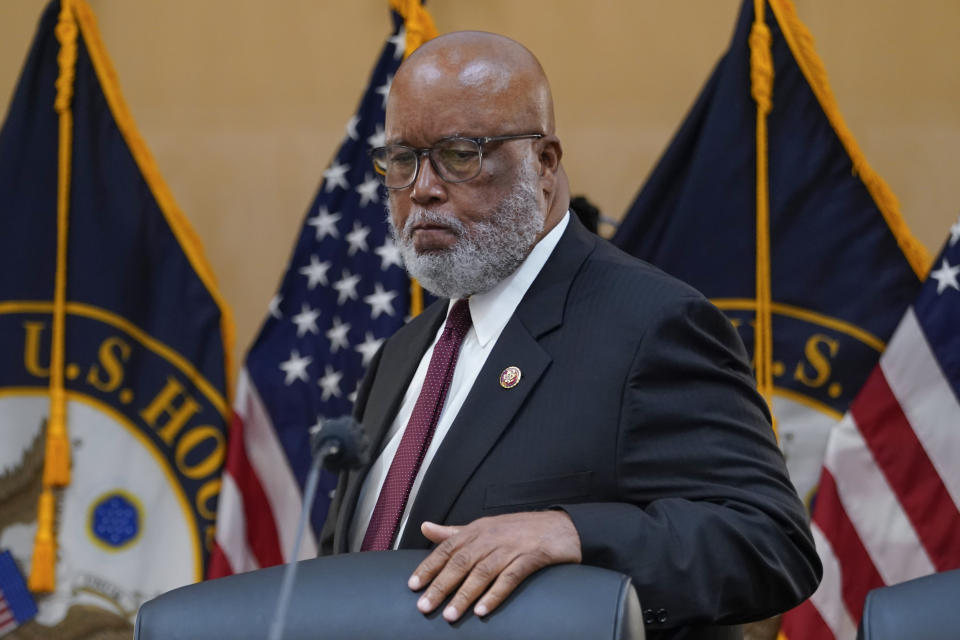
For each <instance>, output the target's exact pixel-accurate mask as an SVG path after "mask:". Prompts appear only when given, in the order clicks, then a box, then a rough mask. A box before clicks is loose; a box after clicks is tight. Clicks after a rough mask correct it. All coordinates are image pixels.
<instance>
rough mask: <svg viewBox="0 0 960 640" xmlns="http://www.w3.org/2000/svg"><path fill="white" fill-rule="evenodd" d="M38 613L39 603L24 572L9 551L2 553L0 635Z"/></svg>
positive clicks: (0, 565) (0, 563) (0, 566)
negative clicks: (36, 601) (25, 580)
mask: <svg viewBox="0 0 960 640" xmlns="http://www.w3.org/2000/svg"><path fill="white" fill-rule="evenodd" d="M35 615H37V605H36V603H35V602H34V601H33V596H31V595H30V592H29V591H28V590H27V585H26V583H25V582H24V580H23V574H21V573H20V569H18V568H17V564H16V562H14V560H13V554H11V553H10V552H9V551H4V552H2V553H0V637H2V636H5V635H7V634H8V633H10V632H11V631H13V630H14V629H16V628H17V627H19V626H20V625H22V624H23V623H24V622H27V621H29V620H31V619H32V618H33V617H34V616H35Z"/></svg>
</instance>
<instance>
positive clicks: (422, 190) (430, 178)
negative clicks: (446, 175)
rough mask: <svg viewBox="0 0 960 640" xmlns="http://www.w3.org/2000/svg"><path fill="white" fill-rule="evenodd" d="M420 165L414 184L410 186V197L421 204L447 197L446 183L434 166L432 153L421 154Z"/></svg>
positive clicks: (442, 199)
mask: <svg viewBox="0 0 960 640" xmlns="http://www.w3.org/2000/svg"><path fill="white" fill-rule="evenodd" d="M419 164H420V167H419V171H418V173H417V176H416V178H415V179H414V181H413V185H411V187H410V199H411V200H413V201H414V202H416V203H417V204H420V205H425V204H428V203H431V202H437V201H444V200H446V199H447V189H446V183H445V182H444V181H443V178H441V177H440V176H439V175H437V172H436V170H435V169H434V168H433V163H432V162H431V161H430V155H429V154H428V153H424V154H423V155H421V156H420V163H419Z"/></svg>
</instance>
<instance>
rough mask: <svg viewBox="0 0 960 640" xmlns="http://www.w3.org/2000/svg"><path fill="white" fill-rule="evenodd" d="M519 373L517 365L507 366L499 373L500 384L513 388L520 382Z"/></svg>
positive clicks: (505, 387)
mask: <svg viewBox="0 0 960 640" xmlns="http://www.w3.org/2000/svg"><path fill="white" fill-rule="evenodd" d="M520 375H521V374H520V369H519V368H518V367H507V368H506V369H504V370H503V372H501V373H500V386H501V387H503V388H504V389H513V388H514V387H515V386H517V385H518V384H520Z"/></svg>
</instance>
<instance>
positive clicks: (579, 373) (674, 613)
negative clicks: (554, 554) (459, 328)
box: [321, 218, 821, 638]
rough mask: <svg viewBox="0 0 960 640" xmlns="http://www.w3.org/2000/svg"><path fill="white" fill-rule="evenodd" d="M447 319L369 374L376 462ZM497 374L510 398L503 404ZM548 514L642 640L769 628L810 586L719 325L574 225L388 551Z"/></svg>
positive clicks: (339, 528)
mask: <svg viewBox="0 0 960 640" xmlns="http://www.w3.org/2000/svg"><path fill="white" fill-rule="evenodd" d="M446 310H447V301H446V300H442V301H440V302H438V303H437V304H434V305H432V306H431V307H430V308H428V309H427V310H426V311H424V313H422V314H421V315H420V316H418V317H417V318H416V319H414V320H413V321H411V322H410V323H408V324H407V325H406V326H404V327H403V328H402V329H401V330H400V331H398V332H397V333H396V334H395V335H394V336H393V337H392V338H391V339H389V340H388V341H387V342H386V343H385V344H384V346H383V348H382V349H381V351H380V352H379V353H378V355H377V357H376V358H375V359H374V361H373V363H372V364H371V366H370V370H369V372H368V374H367V377H366V379H365V380H364V383H363V385H362V386H361V390H360V392H359V394H358V398H357V404H356V414H357V417H358V419H359V420H361V421H362V422H363V424H364V425H365V427H366V429H367V431H368V433H369V435H370V437H371V440H372V443H373V447H374V450H375V451H379V450H380V448H382V446H383V445H384V444H385V443H384V442H383V440H384V434H385V433H386V431H387V430H388V428H389V425H390V423H391V422H392V421H393V419H394V416H395V415H396V412H397V410H398V408H399V406H400V403H401V400H402V398H403V395H404V391H405V390H406V387H407V385H408V383H409V381H410V379H411V378H412V376H413V373H414V371H415V370H416V367H417V365H418V363H419V361H420V359H421V357H422V355H423V353H424V352H425V351H426V349H427V348H428V347H429V345H430V344H431V342H432V340H433V338H434V336H435V335H436V331H437V329H438V328H439V326H440V325H441V324H442V322H443V320H444V317H445V314H446ZM511 365H512V366H516V367H518V368H519V369H520V370H521V372H522V378H521V380H520V383H519V384H518V385H517V386H516V387H514V388H512V389H504V388H502V387H501V386H500V384H499V377H500V372H501V371H503V370H504V369H505V368H506V367H508V366H511ZM366 471H367V469H362V470H360V471H354V472H351V473H349V474H348V475H345V476H343V477H341V480H340V485H339V487H338V491H337V495H336V497H335V498H334V501H333V504H332V506H331V511H330V515H329V516H328V519H327V526H326V527H325V528H324V531H323V533H322V535H321V549H322V552H324V553H332V552H344V551H346V550H347V529H348V526H349V523H350V521H351V519H352V517H353V512H354V509H355V507H356V501H357V496H358V492H359V489H360V486H361V484H362V483H363V479H364V477H365V475H366ZM550 507H556V508H562V509H564V510H565V511H566V512H567V513H568V514H569V515H570V517H571V518H572V519H573V522H574V524H575V526H576V528H577V531H578V533H579V535H580V540H581V544H582V549H583V561H584V563H586V564H591V565H596V566H600V567H607V568H612V569H615V570H618V571H621V572H623V573H626V574H628V575H630V576H632V577H633V580H634V583H635V585H636V587H637V592H638V594H639V596H640V602H641V604H642V605H643V607H644V609H649V610H651V611H652V612H654V615H653V617H654V618H656V619H657V622H655V623H654V624H651V625H649V626H648V631H649V632H651V635H650V637H651V638H657V637H689V636H688V635H686V632H690V631H691V630H692V629H695V628H697V627H699V626H700V625H709V624H714V623H722V624H734V623H739V622H743V621H747V620H754V619H759V618H762V617H766V616H769V615H772V614H774V613H777V612H780V611H783V610H785V609H787V608H790V607H792V606H793V605H796V604H798V603H799V602H800V601H801V600H802V599H803V598H805V597H806V596H808V595H809V594H810V593H811V592H812V591H813V590H814V588H815V587H816V584H817V582H818V580H819V577H820V573H821V567H820V562H819V559H818V558H817V555H816V551H815V549H814V545H813V542H812V539H811V536H810V531H809V528H808V527H807V524H806V517H805V513H804V509H803V506H802V505H801V503H800V500H799V499H798V497H797V495H796V492H795V491H794V489H793V486H792V485H791V483H790V481H789V479H788V477H787V471H786V467H785V465H784V461H783V457H782V455H781V453H780V450H779V449H778V447H777V445H776V442H775V438H774V435H773V431H772V429H771V427H770V421H769V415H768V412H767V408H766V404H765V402H764V401H763V399H762V398H761V397H760V396H759V395H758V394H757V392H756V391H755V385H754V380H753V377H752V375H751V371H750V368H749V366H748V365H747V363H746V357H745V352H744V349H743V345H742V343H741V341H740V338H739V336H738V335H737V334H736V332H735V330H734V329H733V327H732V326H731V324H730V322H729V321H728V320H727V319H726V317H725V316H724V315H723V314H722V313H721V312H720V311H719V310H717V309H716V308H715V307H714V306H713V305H711V304H710V303H709V302H708V301H707V300H706V299H704V298H703V296H702V295H700V294H699V293H697V292H696V291H695V290H693V289H692V288H690V287H688V286H686V285H684V284H682V283H680V282H678V281H677V280H675V279H673V278H671V277H670V276H668V275H666V274H664V273H662V272H660V271H658V270H657V269H655V268H653V267H651V266H650V265H648V264H646V263H644V262H641V261H639V260H637V259H635V258H632V257H630V256H628V255H626V254H624V253H622V252H621V251H619V250H618V249H616V248H614V247H613V246H612V245H610V244H609V243H607V242H606V241H604V240H602V239H600V238H597V237H596V236H593V235H592V234H590V233H589V232H587V231H586V230H585V229H584V228H583V227H582V225H581V224H580V223H579V222H578V221H577V220H576V219H573V218H571V220H570V224H569V226H568V228H567V229H566V230H565V232H564V234H563V236H562V238H561V239H560V242H559V244H558V245H557V247H556V249H555V250H554V252H553V254H552V255H551V257H550V258H549V260H548V261H547V263H546V264H545V265H544V268H543V269H542V271H541V272H540V274H539V276H538V277H537V278H536V280H535V281H534V283H533V284H532V285H531V287H530V289H529V290H528V291H527V294H526V295H525V296H524V298H523V300H522V301H521V303H520V305H519V306H518V308H517V310H516V312H515V313H514V315H513V317H512V318H511V319H510V321H509V322H508V323H507V325H506V328H505V329H504V331H503V333H502V334H501V336H500V338H499V340H498V341H497V343H496V345H495V346H494V348H493V351H492V353H491V354H490V356H489V358H488V359H487V361H486V363H485V364H484V366H483V368H482V369H481V371H480V374H479V375H478V377H477V380H476V382H475V384H474V387H473V389H472V390H471V391H470V394H469V396H468V397H467V399H466V401H465V403H464V404H463V407H462V408H461V409H460V412H459V414H458V415H457V417H456V419H455V421H454V423H453V425H452V427H451V428H450V431H449V432H448V433H447V436H446V438H445V439H444V441H443V443H442V445H441V446H440V449H439V450H438V451H437V454H436V457H435V458H434V460H433V462H432V464H431V465H430V468H429V469H428V470H427V473H426V476H425V477H424V481H423V484H422V486H421V488H420V491H419V493H418V495H417V496H416V500H415V502H414V504H413V507H412V510H411V514H410V519H409V526H407V527H406V530H405V531H404V532H403V534H402V538H401V542H400V547H401V548H427V547H429V546H430V543H429V541H428V540H427V539H426V538H424V537H423V535H422V534H421V533H420V531H419V523H421V522H422V521H424V520H431V521H433V522H439V523H447V524H465V523H468V522H470V521H472V520H474V519H476V518H479V517H482V516H490V515H495V514H501V513H507V512H513V511H524V510H535V509H544V508H550ZM683 627H687V629H686V630H685V631H684V630H682V629H680V628H683ZM658 630H661V631H663V632H664V633H663V634H662V635H661V634H658V633H657V631H658ZM701 635H710V634H709V633H706V634H701ZM698 637H700V635H698Z"/></svg>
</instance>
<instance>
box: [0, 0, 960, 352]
mask: <svg viewBox="0 0 960 640" xmlns="http://www.w3.org/2000/svg"><path fill="white" fill-rule="evenodd" d="M795 2H796V5H797V11H798V13H799V15H800V17H801V19H803V20H804V22H805V23H806V24H807V26H808V27H809V28H810V30H811V31H812V33H813V35H814V37H815V38H816V42H817V45H818V51H819V53H820V55H821V57H822V58H823V60H824V62H825V64H826V68H827V71H828V73H829V75H830V79H831V82H832V86H833V89H834V92H835V94H836V97H837V100H838V102H839V105H840V109H841V111H842V113H843V114H844V116H845V117H846V120H847V123H848V125H849V127H850V129H851V130H852V131H853V134H854V136H855V137H856V138H857V140H858V141H859V143H860V145H861V147H862V148H863V150H864V153H865V155H866V157H867V159H868V160H869V161H870V162H871V164H872V165H873V166H874V167H875V168H876V169H877V171H878V172H879V173H880V175H882V176H883V177H884V178H885V179H886V180H887V181H888V182H889V183H890V185H891V186H892V188H893V190H894V192H895V193H896V194H897V195H898V197H899V199H900V202H901V205H902V209H903V213H904V216H905V218H906V220H907V222H908V224H909V225H910V227H911V228H912V229H913V231H914V233H915V235H916V236H917V237H918V238H919V239H920V240H921V241H922V242H923V243H924V244H925V245H926V246H927V247H928V248H929V249H930V250H931V251H932V252H933V251H936V250H937V249H939V247H940V245H941V243H942V242H943V240H944V238H945V237H946V233H947V229H948V227H949V225H950V224H951V223H952V222H953V221H955V220H956V219H957V213H958V211H960V189H958V187H957V185H958V183H960V180H958V175H957V172H958V164H960V163H958V159H960V64H958V63H960V38H958V37H957V34H958V30H960V2H958V1H957V0H911V2H905V1H903V0H795ZM89 3H90V5H91V6H92V7H93V9H94V11H95V13H96V15H97V16H98V19H99V23H100V28H101V31H102V34H103V37H104V40H105V42H106V46H107V49H108V50H109V52H110V54H111V56H112V58H113V61H114V64H115V66H116V68H117V72H118V74H119V76H120V83H121V87H122V88H123V91H124V94H125V96H126V98H127V102H128V103H129V105H130V109H131V111H132V112H133V116H134V118H135V119H136V121H137V124H138V125H139V128H140V131H141V133H142V135H143V137H144V138H145V139H146V141H147V144H148V146H149V147H150V148H151V150H152V151H153V153H154V155H155V157H156V159H157V162H158V164H159V166H160V169H161V171H162V172H163V175H164V177H165V178H166V180H167V182H168V183H169V185H170V187H171V189H172V191H173V193H174V195H175V197H176V198H177V200H178V202H179V204H180V206H181V207H182V209H183V210H184V212H185V213H186V214H187V216H188V218H189V219H190V220H191V222H192V223H193V225H194V227H195V228H196V230H197V232H198V233H199V235H200V237H201V238H202V240H203V242H204V245H205V247H206V253H207V257H208V259H209V260H210V262H211V263H212V265H213V269H214V272H215V273H216V274H217V277H218V279H219V282H220V287H221V290H222V292H223V294H224V296H225V297H226V299H227V301H228V302H229V303H230V305H231V306H232V308H233V311H234V315H235V320H236V325H237V345H236V347H235V349H236V352H237V355H238V356H239V355H240V354H242V353H243V352H244V351H245V350H246V348H247V346H248V345H249V343H250V341H251V340H252V339H253V337H254V335H255V333H256V331H257V330H258V328H259V325H260V322H261V321H262V319H263V317H264V314H265V312H266V307H267V303H268V301H269V300H270V298H271V297H272V295H273V291H274V288H275V287H276V285H277V283H278V281H279V278H280V276H281V275H282V272H283V269H284V268H285V266H286V261H287V259H288V257H289V252H290V249H291V247H292V244H293V242H294V240H295V238H296V234H297V232H298V229H299V226H300V224H301V222H302V219H303V215H304V213H305V212H306V208H307V206H308V205H309V204H310V201H311V200H312V198H313V195H314V191H315V190H316V188H317V186H318V184H319V179H320V175H321V172H322V171H323V169H324V168H325V167H326V165H327V163H328V162H329V160H330V159H331V158H332V156H333V153H334V151H335V150H336V147H337V145H338V144H339V142H340V139H341V137H342V133H343V127H344V125H345V124H346V122H347V120H348V119H349V117H350V115H351V113H352V112H353V109H354V108H355V106H356V104H357V101H358V99H359V97H360V94H361V92H362V91H363V89H364V87H365V85H366V81H367V76H368V74H369V72H370V70H371V69H372V67H373V64H374V62H375V60H376V58H377V55H378V53H379V50H380V48H381V46H382V43H383V40H384V38H385V37H386V36H387V35H388V31H389V28H390V22H389V17H388V11H387V8H386V7H387V0H274V1H272V2H268V1H267V0H89ZM45 4H46V1H45V0H0V104H2V105H3V107H4V113H5V110H6V104H7V103H8V101H9V97H10V95H11V93H12V91H13V88H14V85H15V83H16V80H17V77H18V76H19V73H20V69H21V67H22V65H23V61H24V57H25V55H26V52H27V49H28V47H29V45H30V42H31V39H32V37H33V32H34V28H35V26H36V22H37V19H38V18H39V16H40V13H41V11H42V9H43V6H44V5H45ZM428 6H429V8H430V10H431V12H432V14H433V16H434V19H435V21H436V23H437V27H438V28H439V30H440V31H441V32H443V31H452V30H457V29H484V30H489V31H498V32H501V33H504V34H506V35H509V36H511V37H513V38H516V39H518V40H520V41H521V42H523V43H524V44H526V45H527V46H528V47H530V49H532V50H533V51H534V52H535V53H536V54H537V55H538V56H539V57H540V59H541V61H542V63H543V65H544V67H545V68H546V70H547V74H548V75H549V76H550V78H551V81H552V84H553V90H554V95H555V100H556V110H557V119H558V133H559V135H560V137H561V139H562V140H563V143H564V146H565V152H566V155H565V164H566V166H567V171H568V173H569V174H570V177H571V183H572V185H573V189H574V191H575V192H582V193H586V194H588V195H589V196H590V198H591V199H593V200H594V201H595V202H596V203H597V204H598V205H599V206H600V207H601V209H602V210H603V211H604V212H605V213H606V214H607V215H609V216H611V217H613V218H617V219H619V218H620V217H621V216H622V215H623V212H624V211H625V210H626V208H627V207H628V206H629V204H630V202H631V201H632V200H633V198H634V196H635V195H636V193H637V190H638V189H639V188H640V186H641V185H642V183H643V182H644V180H645V178H646V176H647V174H648V172H649V171H650V169H651V168H652V166H653V165H654V163H655V162H656V160H657V158H658V157H659V155H660V153H661V152H662V151H663V149H664V148H665V146H666V144H667V143H668V141H669V140H670V138H671V136H672V135H673V133H674V131H675V130H676V128H677V126H678V125H679V123H680V122H681V120H682V119H683V117H684V115H685V114H686V111H687V109H688V108H689V106H690V105H691V104H692V102H693V100H694V98H695V97H696V95H697V93H698V91H699V89H700V87H701V86H702V84H703V83H704V82H705V80H706V78H707V76H708V74H709V73H710V70H711V69H712V67H713V65H714V63H715V62H716V61H717V59H718V58H719V56H720V55H721V53H722V52H723V51H724V49H725V48H726V46H727V44H728V41H729V38H730V35H731V33H732V29H733V26H734V21H735V19H736V16H737V12H738V11H739V7H740V0H688V1H685V2H679V1H676V0H593V1H591V2H582V1H580V0H484V1H483V2H471V1H467V0H431V2H429V5H428ZM612 158H618V159H620V160H619V161H611V159H612Z"/></svg>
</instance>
